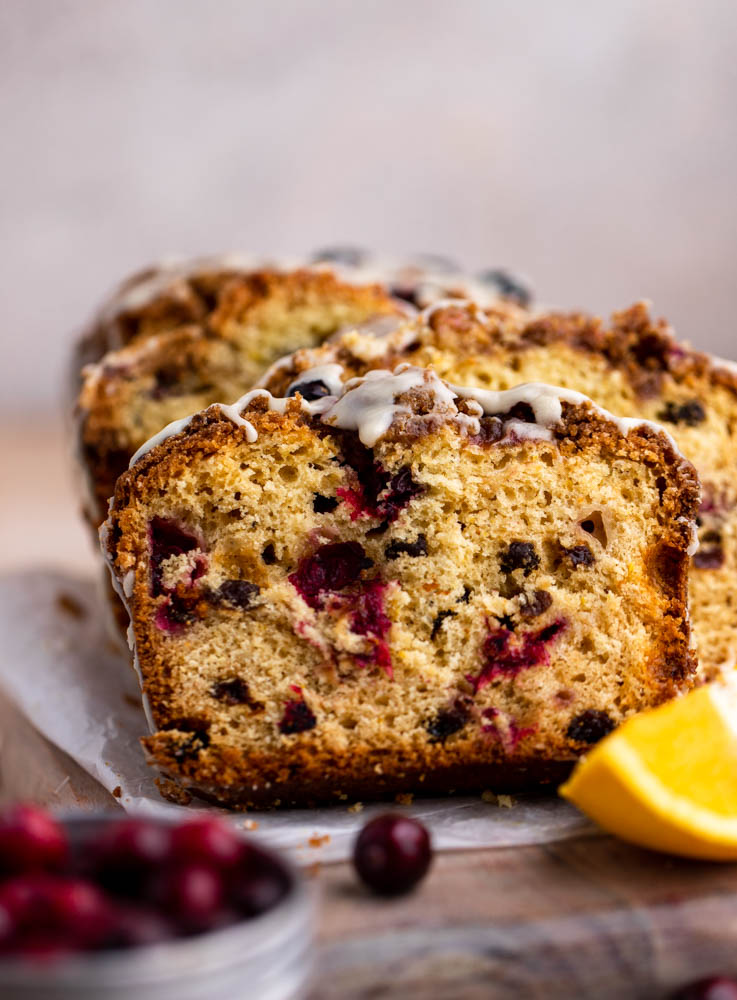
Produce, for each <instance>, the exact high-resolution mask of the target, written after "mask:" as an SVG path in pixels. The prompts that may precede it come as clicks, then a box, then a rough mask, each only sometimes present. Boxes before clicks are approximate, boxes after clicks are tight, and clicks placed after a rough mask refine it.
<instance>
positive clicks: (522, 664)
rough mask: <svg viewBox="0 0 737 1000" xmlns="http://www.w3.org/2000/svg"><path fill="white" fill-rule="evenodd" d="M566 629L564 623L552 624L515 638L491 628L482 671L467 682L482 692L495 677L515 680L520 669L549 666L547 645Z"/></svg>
mask: <svg viewBox="0 0 737 1000" xmlns="http://www.w3.org/2000/svg"><path fill="white" fill-rule="evenodd" d="M565 627H566V626H565V622H563V621H556V622H551V624H550V625H546V626H545V627H544V628H541V629H538V630H537V631H536V632H522V633H520V634H519V635H517V636H516V637H515V633H514V632H511V631H510V630H509V629H508V628H497V629H492V630H491V631H490V632H489V633H488V635H487V636H486V639H485V640H484V645H483V655H484V663H483V666H482V668H481V672H480V673H479V674H478V675H476V676H474V675H473V674H467V675H466V679H467V680H468V681H469V682H470V683H471V684H473V685H474V692H477V691H480V690H481V689H482V688H483V687H485V686H486V685H487V684H488V683H489V682H490V681H493V680H494V679H495V678H496V677H516V676H517V674H518V673H519V672H520V671H521V670H526V669H528V668H529V667H536V666H539V665H540V664H541V663H548V662H549V660H550V653H549V652H548V649H547V646H548V643H550V642H552V641H553V639H555V638H556V636H558V635H559V634H560V633H561V632H562V631H563V630H564V629H565Z"/></svg>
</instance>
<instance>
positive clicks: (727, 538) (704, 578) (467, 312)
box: [262, 303, 737, 677]
mask: <svg viewBox="0 0 737 1000" xmlns="http://www.w3.org/2000/svg"><path fill="white" fill-rule="evenodd" d="M336 361H337V362H340V363H341V364H342V365H343V366H344V371H345V377H351V376H354V375H362V374H364V373H365V372H366V371H368V370H369V369H371V368H383V367H393V366H394V365H396V364H399V363H401V362H409V363H411V364H415V365H420V366H428V367H432V368H433V369H434V370H435V371H437V372H438V374H439V375H441V376H442V377H443V378H448V379H450V380H451V381H454V382H461V383H463V384H468V385H476V386H482V387H484V388H490V389H506V388H508V387H509V386H513V385H516V384H517V383H519V382H527V381H543V382H550V383H553V384H555V385H560V386H564V387H567V388H571V389H575V390H579V391H580V392H584V393H586V395H588V396H590V397H591V398H592V399H594V400H595V401H596V402H597V403H599V404H600V405H601V406H604V407H606V408H607V409H608V410H611V411H612V412H613V413H617V414H621V415H623V416H627V417H642V418H647V419H650V420H654V421H658V422H660V423H662V424H663V425H664V426H665V427H666V428H667V429H668V431H669V432H670V433H671V434H672V436H673V437H674V438H675V440H676V442H677V444H678V446H679V448H680V449H681V450H682V451H683V453H684V454H685V455H686V456H687V457H688V458H689V459H691V461H692V462H693V463H694V464H695V465H696V467H697V469H698V471H699V475H700V478H701V482H702V485H703V502H702V505H701V510H700V514H699V539H700V548H699V550H698V552H697V553H696V555H695V556H694V559H693V563H692V572H691V611H692V617H693V630H694V639H695V644H696V649H697V653H698V656H699V660H700V663H701V669H702V672H703V673H704V675H705V676H706V677H711V676H714V675H716V674H718V673H720V672H722V671H724V670H727V671H731V670H732V669H733V668H734V667H735V665H736V663H737V596H736V595H737V366H736V365H734V363H732V362H728V361H721V360H718V359H714V358H710V357H709V356H708V355H706V354H701V353H698V352H696V351H693V350H691V349H690V348H688V347H687V346H685V345H683V344H681V343H679V342H678V341H677V340H676V339H675V337H674V336H673V331H672V330H671V328H670V327H669V326H668V325H667V323H665V322H664V321H663V320H657V321H655V320H653V319H651V317H650V313H649V310H648V308H647V306H646V305H644V304H643V303H639V304H637V305H635V306H632V307H631V308H630V309H626V310H623V311H622V312H619V313H617V314H615V316H614V317H613V319H612V322H611V324H610V325H608V326H607V325H605V324H604V323H603V322H602V321H601V320H599V319H597V318H596V317H592V316H587V315H583V314H579V313H573V314H558V313H551V312H532V311H529V310H526V309H520V308H515V307H514V306H513V305H510V304H506V305H505V304H501V303H500V304H497V305H496V306H495V307H490V308H486V309H485V310H484V311H483V312H482V311H481V310H479V309H476V308H474V307H473V306H467V305H462V304H456V305H453V306H448V307H443V308H440V309H433V310H428V311H426V313H425V314H424V315H423V316H421V317H419V318H417V319H416V320H414V321H412V322H411V323H409V324H407V325H406V326H405V327H404V328H402V329H400V330H397V331H396V332H395V333H393V334H390V335H389V336H388V337H386V338H382V339H377V338H375V337H366V336H362V335H361V334H360V332H355V331H353V332H350V331H349V332H347V333H346V334H345V335H343V336H341V337H339V338H337V339H336V342H335V343H331V344H329V345H326V346H325V348H324V349H323V350H317V351H306V352H297V354H295V356H294V357H293V359H292V361H291V362H289V363H287V362H283V363H282V365H281V367H280V368H279V370H278V371H277V370H275V371H273V372H271V373H269V375H268V376H267V377H266V378H265V379H264V381H263V383H262V384H264V385H266V386H267V387H268V388H269V389H271V391H272V392H274V393H275V394H277V395H279V394H283V393H286V392H288V391H290V386H292V385H295V384H297V383H298V381H299V378H300V373H301V372H302V371H304V370H307V369H311V368H313V367H314V366H316V365H323V364H329V363H335V362H336Z"/></svg>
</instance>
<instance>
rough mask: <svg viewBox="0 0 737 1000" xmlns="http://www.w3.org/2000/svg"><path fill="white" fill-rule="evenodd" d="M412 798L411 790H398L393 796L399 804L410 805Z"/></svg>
mask: <svg viewBox="0 0 737 1000" xmlns="http://www.w3.org/2000/svg"><path fill="white" fill-rule="evenodd" d="M414 798H415V797H414V795H413V794H412V792H399V794H398V795H395V796H394V801H395V802H396V803H397V805H400V806H411V805H412V803H413V802H414Z"/></svg>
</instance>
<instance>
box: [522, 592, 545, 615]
mask: <svg viewBox="0 0 737 1000" xmlns="http://www.w3.org/2000/svg"><path fill="white" fill-rule="evenodd" d="M552 603H553V596H552V594H549V593H548V591H547V590H536V591H535V592H534V594H532V596H528V595H527V594H520V608H519V613H520V615H521V616H522V617H523V618H537V617H539V615H542V614H544V613H545V612H546V611H547V610H548V608H549V607H550V605H551V604H552Z"/></svg>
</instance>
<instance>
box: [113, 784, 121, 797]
mask: <svg viewBox="0 0 737 1000" xmlns="http://www.w3.org/2000/svg"><path fill="white" fill-rule="evenodd" d="M122 796H123V789H122V788H121V787H120V785H116V786H115V788H113V797H114V798H116V799H120V798H122Z"/></svg>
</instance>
